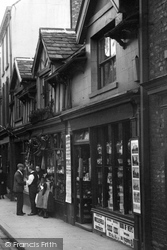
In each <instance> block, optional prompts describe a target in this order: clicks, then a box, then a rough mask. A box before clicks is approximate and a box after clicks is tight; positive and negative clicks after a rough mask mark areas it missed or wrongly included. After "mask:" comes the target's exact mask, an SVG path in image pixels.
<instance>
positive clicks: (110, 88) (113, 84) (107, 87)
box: [89, 82, 118, 99]
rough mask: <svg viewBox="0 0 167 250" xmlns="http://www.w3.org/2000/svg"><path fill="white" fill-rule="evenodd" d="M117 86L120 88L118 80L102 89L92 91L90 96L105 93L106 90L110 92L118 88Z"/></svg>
mask: <svg viewBox="0 0 167 250" xmlns="http://www.w3.org/2000/svg"><path fill="white" fill-rule="evenodd" d="M116 88H118V82H112V83H110V84H109V85H107V86H105V87H103V88H102V89H98V90H96V91H94V92H92V93H91V94H90V95H89V98H90V99H91V98H93V97H95V96H98V95H101V94H103V93H105V92H108V91H110V90H113V89H116Z"/></svg>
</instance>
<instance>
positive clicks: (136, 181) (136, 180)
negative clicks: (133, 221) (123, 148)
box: [131, 139, 141, 214]
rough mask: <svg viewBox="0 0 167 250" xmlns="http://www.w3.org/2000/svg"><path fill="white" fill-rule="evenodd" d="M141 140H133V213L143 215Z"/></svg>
mask: <svg viewBox="0 0 167 250" xmlns="http://www.w3.org/2000/svg"><path fill="white" fill-rule="evenodd" d="M139 159H140V158H139V140H138V139H132V140H131V167H132V194H133V212H134V213H138V214H141V199H140V196H141V195H140V161H139Z"/></svg>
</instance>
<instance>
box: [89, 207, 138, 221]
mask: <svg viewBox="0 0 167 250" xmlns="http://www.w3.org/2000/svg"><path fill="white" fill-rule="evenodd" d="M91 211H92V212H93V213H100V214H102V215H104V216H106V217H107V216H108V217H113V218H115V219H118V220H121V218H122V220H126V221H129V222H130V221H131V222H133V221H134V214H133V213H132V214H122V213H120V212H117V211H112V210H110V209H108V208H102V207H98V206H97V207H95V208H92V209H91Z"/></svg>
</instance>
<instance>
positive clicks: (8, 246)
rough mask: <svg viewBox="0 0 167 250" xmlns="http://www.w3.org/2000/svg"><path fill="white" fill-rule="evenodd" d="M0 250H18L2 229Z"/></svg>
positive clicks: (0, 232) (0, 231)
mask: <svg viewBox="0 0 167 250" xmlns="http://www.w3.org/2000/svg"><path fill="white" fill-rule="evenodd" d="M0 250H17V248H16V247H13V244H12V241H11V240H10V239H9V238H8V236H6V235H5V233H4V232H3V231H2V230H1V229H0Z"/></svg>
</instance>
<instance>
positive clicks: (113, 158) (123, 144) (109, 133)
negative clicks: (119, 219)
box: [95, 121, 132, 214]
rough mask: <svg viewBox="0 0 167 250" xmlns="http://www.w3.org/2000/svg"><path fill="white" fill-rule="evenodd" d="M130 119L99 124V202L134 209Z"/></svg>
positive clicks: (124, 211)
mask: <svg viewBox="0 0 167 250" xmlns="http://www.w3.org/2000/svg"><path fill="white" fill-rule="evenodd" d="M130 137H131V133H130V122H128V121H127V122H122V123H116V124H109V125H107V126H104V127H99V128H96V140H97V144H96V145H97V146H96V168H95V169H96V171H95V172H96V178H97V182H96V186H97V189H96V190H97V195H96V204H95V205H96V206H97V207H102V208H106V209H108V210H110V211H118V212H120V213H122V214H131V213H132V185H131V162H130V148H129V145H130V144H129V140H130Z"/></svg>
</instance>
